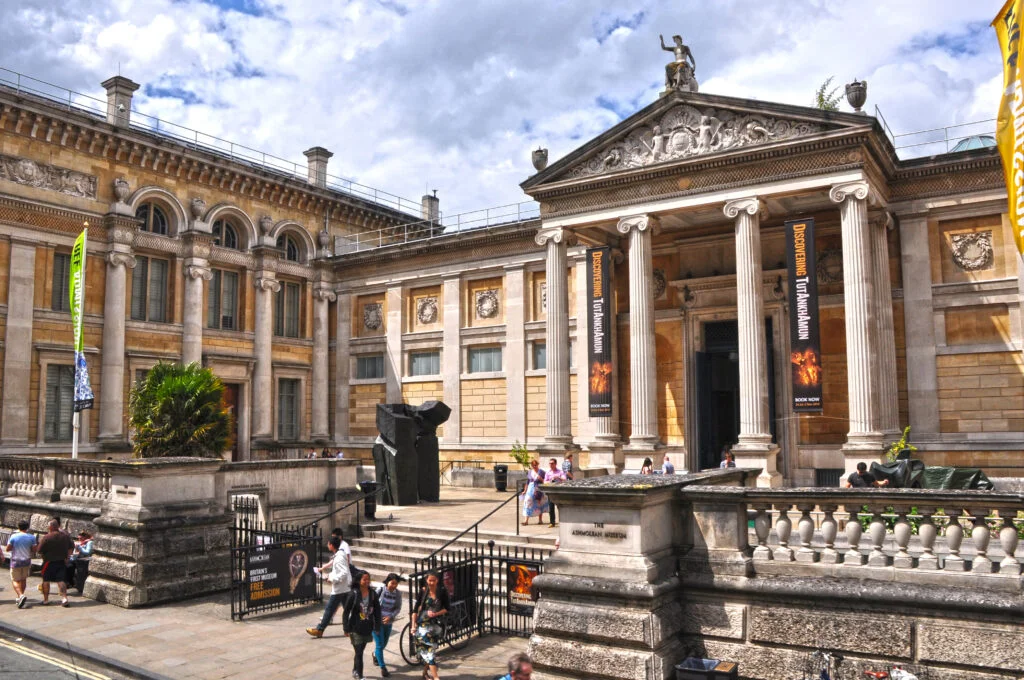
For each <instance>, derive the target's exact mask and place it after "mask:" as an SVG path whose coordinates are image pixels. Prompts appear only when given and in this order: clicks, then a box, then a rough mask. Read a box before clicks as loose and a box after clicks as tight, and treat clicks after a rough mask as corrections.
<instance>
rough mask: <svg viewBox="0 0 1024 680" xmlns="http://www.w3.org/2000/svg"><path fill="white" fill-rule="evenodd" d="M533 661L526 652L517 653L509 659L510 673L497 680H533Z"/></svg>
mask: <svg viewBox="0 0 1024 680" xmlns="http://www.w3.org/2000/svg"><path fill="white" fill-rule="evenodd" d="M532 678H533V659H531V658H530V655H529V654H527V653H526V652H517V653H515V654H513V655H512V656H510V657H509V659H508V673H506V674H505V675H503V676H501V677H500V678H497V679H496V680H531V679H532Z"/></svg>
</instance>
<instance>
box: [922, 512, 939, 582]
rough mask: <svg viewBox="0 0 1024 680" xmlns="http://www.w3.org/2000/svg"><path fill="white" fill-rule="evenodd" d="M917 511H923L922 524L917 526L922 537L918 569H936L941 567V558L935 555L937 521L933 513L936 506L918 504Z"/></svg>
mask: <svg viewBox="0 0 1024 680" xmlns="http://www.w3.org/2000/svg"><path fill="white" fill-rule="evenodd" d="M917 511H918V512H919V513H921V524H919V525H918V527H917V536H918V538H920V539H921V556H920V557H919V558H918V559H917V568H918V569H928V570H935V569H938V568H939V558H937V557H936V556H935V550H934V547H935V536H936V533H937V532H936V527H935V522H934V521H932V515H934V514H935V508H934V507H924V506H918V508H917Z"/></svg>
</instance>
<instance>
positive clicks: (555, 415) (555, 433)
mask: <svg viewBox="0 0 1024 680" xmlns="http://www.w3.org/2000/svg"><path fill="white" fill-rule="evenodd" d="M568 237H569V234H567V233H566V232H565V231H564V230H562V229H561V228H555V229H545V228H543V227H542V228H541V230H540V231H539V232H538V233H537V237H536V239H535V240H536V242H537V245H541V246H545V247H546V248H547V260H546V264H547V266H546V268H545V272H546V273H545V281H546V284H547V291H548V311H547V324H546V329H547V333H546V338H545V344H546V347H545V351H546V353H547V380H546V387H547V431H546V433H545V435H544V444H543V445H542V447H541V448H543V449H544V450H545V451H550V452H558V451H565V450H566V449H569V448H571V447H572V429H571V428H572V425H571V413H572V411H571V403H570V401H569V281H568V279H569V276H568V268H569V263H568V259H567V253H566V247H567V245H568V244H567V242H566V241H567V239H568Z"/></svg>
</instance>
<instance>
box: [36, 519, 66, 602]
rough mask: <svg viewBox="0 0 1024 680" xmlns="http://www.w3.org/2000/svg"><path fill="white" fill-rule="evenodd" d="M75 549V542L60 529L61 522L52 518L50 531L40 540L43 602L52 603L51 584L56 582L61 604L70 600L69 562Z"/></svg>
mask: <svg viewBox="0 0 1024 680" xmlns="http://www.w3.org/2000/svg"><path fill="white" fill-rule="evenodd" d="M74 550H75V542H74V541H72V540H71V537H70V536H68V535H67V534H66V533H64V532H63V531H61V530H60V523H59V522H58V521H57V520H55V519H53V520H50V525H49V532H48V533H47V534H46V535H45V536H43V538H42V540H40V541H39V548H38V552H39V556H40V557H42V558H43V604H50V584H51V583H56V584H57V589H58V590H59V591H60V606H62V607H69V606H71V605H70V603H69V602H68V584H67V563H68V558H69V557H71V553H72V552H74Z"/></svg>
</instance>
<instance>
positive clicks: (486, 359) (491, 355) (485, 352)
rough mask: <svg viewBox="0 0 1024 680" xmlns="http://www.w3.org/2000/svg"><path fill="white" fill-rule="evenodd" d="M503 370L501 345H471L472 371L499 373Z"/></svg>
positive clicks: (470, 368)
mask: <svg viewBox="0 0 1024 680" xmlns="http://www.w3.org/2000/svg"><path fill="white" fill-rule="evenodd" d="M499 371H501V347H470V348H469V372H470V373H497V372H499Z"/></svg>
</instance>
